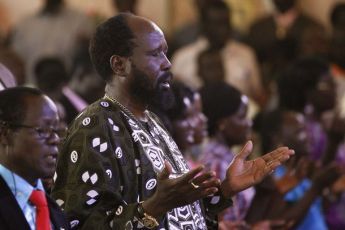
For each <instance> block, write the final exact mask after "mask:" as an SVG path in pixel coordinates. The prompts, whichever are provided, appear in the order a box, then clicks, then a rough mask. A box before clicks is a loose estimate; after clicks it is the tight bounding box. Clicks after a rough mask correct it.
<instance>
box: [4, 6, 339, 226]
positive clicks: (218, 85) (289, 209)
mask: <svg viewBox="0 0 345 230" xmlns="http://www.w3.org/2000/svg"><path fill="white" fill-rule="evenodd" d="M120 11H130V12H133V13H135V14H138V15H142V16H145V17H147V18H150V19H152V20H153V21H155V22H157V24H158V25H159V26H160V27H161V28H163V30H164V32H165V35H166V39H167V41H168V45H169V51H168V55H169V57H170V60H171V62H172V72H173V74H174V83H173V84H172V85H171V88H172V90H173V92H174V95H175V102H174V103H173V105H170V106H166V104H165V103H164V98H162V103H158V105H157V106H156V107H154V108H151V109H152V110H153V111H154V112H156V114H157V115H158V116H159V117H160V118H161V119H162V121H163V122H164V124H165V126H166V127H167V129H168V130H169V131H170V132H171V133H172V135H173V137H174V139H175V141H176V143H177V145H178V146H179V148H180V149H181V151H182V152H183V153H184V155H185V157H186V158H187V159H188V161H189V164H190V167H194V166H196V165H198V164H205V165H206V166H207V167H209V168H210V169H212V170H215V171H216V172H217V174H218V176H219V177H220V178H222V179H223V178H224V177H225V171H226V168H227V166H228V164H229V163H230V162H231V160H232V159H233V156H234V154H235V152H236V151H235V150H236V148H238V146H241V145H242V144H243V143H245V142H246V141H247V140H248V139H251V140H253V141H254V146H255V153H256V154H257V155H258V154H260V153H262V152H269V151H270V150H272V149H274V148H276V147H277V146H280V145H286V146H289V147H290V148H293V149H295V151H296V155H295V157H294V158H293V159H291V160H290V161H289V162H288V164H286V165H284V166H281V167H280V168H279V170H276V171H275V172H274V173H273V174H272V175H271V176H270V177H268V178H267V179H266V180H265V181H263V182H262V183H260V184H259V185H258V186H256V187H255V188H250V189H248V190H245V191H244V192H241V193H240V194H238V195H236V197H234V205H233V207H232V208H230V209H228V210H226V211H225V212H224V213H222V214H221V215H220V220H221V223H220V228H221V229H272V228H279V227H282V226H284V228H297V229H345V192H344V191H345V177H344V176H340V175H339V173H338V171H339V167H345V142H344V135H345V1H341V0H338V1H336V0H317V1H316V0H303V1H302V0H300V1H298V0H242V1H239V0H224V1H221V0H164V1H163V0H137V1H135V0H113V1H111V0H97V1H90V0H88V1H86V0H45V1H43V0H42V1H34V0H30V1H29V0H15V1H12V0H1V1H0V63H1V65H0V89H2V88H6V87H11V86H14V85H16V84H17V85H29V86H33V87H37V88H40V89H41V90H42V91H43V92H45V93H46V94H47V95H49V96H50V97H51V98H52V99H53V100H54V101H55V103H56V104H57V105H58V108H59V112H60V118H61V126H65V127H67V126H68V124H69V123H70V122H71V121H72V120H73V119H74V118H75V117H76V116H77V115H78V113H79V112H81V111H82V110H83V109H84V108H85V107H86V106H87V105H89V104H90V103H92V102H94V101H96V100H98V99H99V98H101V97H102V96H103V95H104V91H103V90H104V82H102V80H101V78H100V77H99V76H97V75H96V73H95V70H94V69H93V66H92V64H91V61H90V59H89V54H88V45H89V38H90V36H91V34H92V33H93V31H94V28H95V26H96V25H97V24H98V23H99V22H101V21H103V20H105V19H106V18H107V17H109V16H111V15H114V14H116V13H117V12H120Z"/></svg>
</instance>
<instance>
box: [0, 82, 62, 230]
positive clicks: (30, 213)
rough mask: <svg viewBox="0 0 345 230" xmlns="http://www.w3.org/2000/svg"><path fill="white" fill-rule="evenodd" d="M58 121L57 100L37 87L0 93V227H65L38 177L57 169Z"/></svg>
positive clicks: (47, 174)
mask: <svg viewBox="0 0 345 230" xmlns="http://www.w3.org/2000/svg"><path fill="white" fill-rule="evenodd" d="M58 124H59V118H58V114H57V108H56V106H55V104H54V103H53V101H52V100H51V99H49V98H48V97H47V96H45V95H44V94H43V93H42V92H41V91H39V90H37V89H33V88H26V87H14V88H9V89H5V90H3V91H1V92H0V143H1V144H0V204H1V205H0V229H28V230H29V229H37V230H43V229H44V230H46V229H47V230H48V229H68V225H67V222H66V220H65V219H64V216H63V214H62V212H61V210H60V209H59V207H58V206H57V204H56V203H55V202H54V201H53V200H51V199H50V198H49V196H47V195H46V194H45V191H44V188H43V184H42V181H41V179H44V178H49V177H52V176H53V174H54V172H55V167H56V158H57V154H58V144H59V142H60V139H59V136H58V133H59V128H58Z"/></svg>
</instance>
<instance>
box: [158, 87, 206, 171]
mask: <svg viewBox="0 0 345 230" xmlns="http://www.w3.org/2000/svg"><path fill="white" fill-rule="evenodd" d="M171 89H172V93H173V96H174V102H173V103H172V106H170V107H169V108H167V109H165V110H164V111H163V112H159V111H158V113H157V114H158V116H159V115H160V114H163V117H162V116H160V118H161V120H162V121H164V120H166V119H167V121H168V123H167V124H164V125H165V127H170V128H168V131H169V132H170V133H171V135H172V137H173V138H174V140H175V142H176V144H177V146H178V147H179V149H180V151H181V153H182V154H183V156H184V158H185V159H186V161H187V163H188V165H189V167H190V168H195V167H197V166H198V165H200V162H199V155H200V148H198V147H200V145H202V143H203V142H204V140H205V139H206V138H207V118H206V117H205V115H204V114H203V112H202V103H201V97H200V94H199V93H198V92H196V91H193V90H192V89H191V88H190V87H188V86H186V85H185V84H183V83H182V82H179V81H175V82H173V83H172V85H171ZM153 111H154V112H156V111H155V110H153ZM162 118H163V119H162Z"/></svg>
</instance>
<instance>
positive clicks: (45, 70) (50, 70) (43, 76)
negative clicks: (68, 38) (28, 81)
mask: <svg viewBox="0 0 345 230" xmlns="http://www.w3.org/2000/svg"><path fill="white" fill-rule="evenodd" d="M34 72H35V77H36V81H37V85H38V88H40V89H41V90H42V91H44V92H50V91H53V90H56V89H57V88H58V87H60V86H61V85H64V84H67V83H68V81H69V80H70V77H69V75H68V73H67V70H66V66H65V64H64V63H63V62H62V60H61V59H60V58H59V57H55V56H52V57H43V58H41V59H39V60H38V61H37V63H36V65H35V67H34Z"/></svg>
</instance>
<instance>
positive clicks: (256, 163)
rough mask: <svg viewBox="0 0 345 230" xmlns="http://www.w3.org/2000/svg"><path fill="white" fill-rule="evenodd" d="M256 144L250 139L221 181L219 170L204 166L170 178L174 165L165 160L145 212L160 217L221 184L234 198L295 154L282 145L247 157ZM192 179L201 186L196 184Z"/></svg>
mask: <svg viewBox="0 0 345 230" xmlns="http://www.w3.org/2000/svg"><path fill="white" fill-rule="evenodd" d="M252 148H253V144H252V142H251V141H249V142H248V143H247V144H246V145H245V146H244V147H243V149H242V150H241V152H240V153H239V154H238V155H237V156H236V157H235V158H234V160H233V162H232V163H231V164H230V166H229V168H228V171H227V176H226V179H225V180H224V181H223V182H222V183H221V184H220V180H219V179H217V178H216V177H215V172H212V171H210V172H203V169H204V166H199V167H197V168H195V169H193V170H191V171H189V172H188V173H186V174H184V175H183V176H181V177H178V178H173V179H170V178H169V175H170V174H171V172H172V170H171V165H170V164H169V163H168V162H165V168H164V169H163V171H162V172H161V173H160V174H159V175H158V177H157V180H158V181H157V182H158V183H157V190H156V192H155V194H154V195H153V196H152V197H150V198H149V199H147V200H146V201H145V202H144V203H143V208H144V210H145V212H147V213H148V214H150V215H152V216H153V217H156V218H159V217H162V216H163V215H164V214H165V213H166V212H167V211H169V210H171V209H173V208H176V207H180V206H183V205H187V204H190V203H193V202H195V201H197V200H200V199H202V198H204V197H207V196H209V195H212V194H215V193H216V192H217V191H218V190H219V188H220V189H221V192H222V193H223V195H224V196H225V197H228V198H230V197H232V196H233V195H235V194H236V193H238V192H240V191H242V190H244V189H246V188H248V187H250V186H253V185H254V184H256V183H259V182H260V181H261V180H262V179H263V178H264V177H265V176H267V175H268V174H270V173H271V172H273V170H274V169H275V168H276V167H278V166H279V165H280V164H281V163H282V162H284V161H286V160H287V159H289V157H290V155H292V154H294V152H293V150H290V149H288V148H287V147H281V148H278V149H276V150H274V151H272V152H270V153H268V154H266V155H264V156H262V157H258V158H256V159H255V160H249V161H247V160H246V158H247V157H248V156H249V154H250V153H251V151H252ZM191 181H192V182H193V183H194V184H195V185H197V186H198V188H194V187H193V185H192V184H191Z"/></svg>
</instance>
